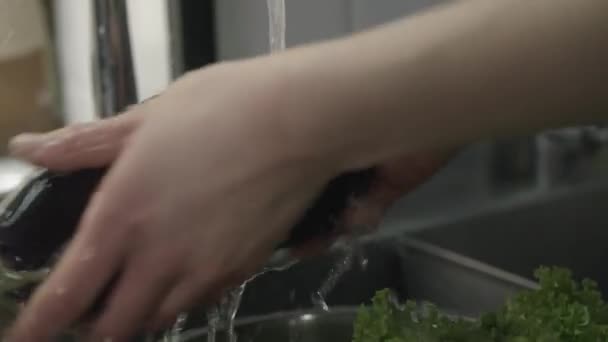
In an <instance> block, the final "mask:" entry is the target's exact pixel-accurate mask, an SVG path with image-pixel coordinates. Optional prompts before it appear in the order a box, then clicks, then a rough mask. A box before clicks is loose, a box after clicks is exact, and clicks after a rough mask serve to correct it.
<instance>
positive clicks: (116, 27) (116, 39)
mask: <svg viewBox="0 0 608 342" xmlns="http://www.w3.org/2000/svg"><path fill="white" fill-rule="evenodd" d="M93 12H94V17H93V20H94V36H95V40H94V43H95V48H96V51H95V56H96V60H95V61H94V71H93V77H94V80H95V83H96V84H95V98H96V100H97V106H98V108H97V113H99V115H100V116H101V117H108V116H112V115H116V114H118V113H120V112H121V111H123V110H124V109H126V108H127V107H128V106H130V105H133V104H135V103H137V100H138V98H137V89H136V85H135V71H134V68H133V56H132V53H131V43H130V34H129V26H128V13H127V4H126V1H124V0H94V2H93Z"/></svg>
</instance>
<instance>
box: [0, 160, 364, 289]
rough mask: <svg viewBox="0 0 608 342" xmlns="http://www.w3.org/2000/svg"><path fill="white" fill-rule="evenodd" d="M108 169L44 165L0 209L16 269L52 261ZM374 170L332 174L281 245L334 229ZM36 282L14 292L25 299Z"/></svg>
mask: <svg viewBox="0 0 608 342" xmlns="http://www.w3.org/2000/svg"><path fill="white" fill-rule="evenodd" d="M106 171H107V169H105V168H101V169H86V170H80V171H76V172H70V173H57V172H52V171H44V172H42V173H41V174H40V175H38V176H37V177H35V178H33V179H32V180H30V181H29V182H27V183H26V184H25V185H24V186H23V187H22V188H21V189H20V190H19V191H17V192H16V193H15V194H14V195H13V197H12V199H10V201H9V203H8V205H7V206H6V209H5V211H4V212H3V213H2V214H1V215H0V257H1V258H2V260H3V262H4V263H5V264H6V265H7V266H8V267H11V268H12V269H14V270H35V269H39V268H41V267H44V266H47V265H48V264H49V263H51V262H52V259H53V256H55V255H57V254H58V253H59V252H60V250H61V248H62V247H63V246H64V245H65V243H66V242H68V241H69V240H70V238H71V237H72V236H73V234H74V232H75V230H76V228H77V226H78V223H79V221H80V217H81V215H82V213H83V211H84V210H85V208H86V205H87V203H88V201H89V199H90V197H91V195H92V194H93V192H94V191H95V189H96V187H97V186H98V184H99V182H100V181H101V179H102V177H103V176H104V174H105V173H106ZM373 176H374V171H373V170H372V169H370V170H364V171H358V172H353V173H347V174H344V175H342V176H340V177H337V178H336V179H334V180H332V181H331V182H330V183H329V184H328V186H327V187H326V189H325V191H324V192H323V193H322V194H321V195H320V196H319V198H318V199H317V201H316V202H315V203H314V205H313V206H312V207H311V208H309V210H308V211H307V212H306V213H305V215H304V216H303V217H302V218H301V220H300V221H299V222H298V223H297V224H296V225H295V226H294V227H293V229H292V231H291V235H290V237H289V239H288V240H287V241H285V242H284V243H283V244H281V245H280V246H278V247H277V248H287V247H293V246H296V245H298V244H301V243H303V242H306V241H307V240H310V239H312V238H315V237H319V236H321V235H325V234H330V233H331V232H332V230H333V229H334V228H335V227H336V221H337V218H338V217H339V216H340V214H341V213H342V212H343V211H344V210H345V209H346V208H347V206H348V204H349V201H350V200H351V198H353V197H357V196H362V195H364V194H365V193H366V192H367V190H368V189H369V187H370V184H371V181H372V179H373ZM30 292H31V288H24V289H23V290H22V291H17V292H16V293H14V295H15V296H18V297H20V299H25V298H27V296H28V295H29V293H30Z"/></svg>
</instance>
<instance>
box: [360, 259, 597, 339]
mask: <svg viewBox="0 0 608 342" xmlns="http://www.w3.org/2000/svg"><path fill="white" fill-rule="evenodd" d="M535 276H536V278H537V279H538V282H539V285H540V287H539V289H537V290H529V291H523V292H521V293H519V294H518V295H516V296H514V297H513V298H511V299H509V300H508V301H507V302H506V303H505V304H504V306H503V307H502V308H500V309H499V310H497V311H496V312H491V313H487V314H485V315H483V316H482V317H480V318H479V319H477V320H464V319H454V318H450V317H447V316H446V315H443V314H441V313H440V311H439V310H438V309H437V308H436V307H435V306H434V305H432V304H428V303H423V304H422V306H421V307H418V305H417V304H416V303H415V302H413V301H408V302H407V303H406V304H405V305H399V303H397V302H396V301H395V300H394V299H393V297H392V295H391V292H390V291H389V290H382V291H379V292H378V293H377V294H376V296H375V297H374V298H373V300H372V303H371V305H370V306H363V307H361V308H360V310H359V312H358V315H357V318H356V321H355V325H354V335H353V341H354V342H465V341H466V342H491V341H495V342H600V341H608V305H606V303H605V302H604V300H603V299H602V295H601V293H600V292H599V290H598V288H597V284H596V283H595V282H593V281H591V280H583V281H582V282H580V283H579V282H576V281H575V280H573V278H572V273H571V272H570V271H569V270H567V269H564V268H557V267H554V268H547V267H541V268H539V269H538V270H537V271H536V272H535Z"/></svg>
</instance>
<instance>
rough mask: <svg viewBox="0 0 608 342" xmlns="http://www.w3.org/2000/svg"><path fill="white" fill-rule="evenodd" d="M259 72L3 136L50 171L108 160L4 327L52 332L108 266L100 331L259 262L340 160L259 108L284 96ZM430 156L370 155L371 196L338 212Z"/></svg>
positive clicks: (122, 332)
mask: <svg viewBox="0 0 608 342" xmlns="http://www.w3.org/2000/svg"><path fill="white" fill-rule="evenodd" d="M264 71H265V69H264V68H258V67H253V66H251V65H250V64H230V65H220V66H216V67H214V68H211V69H208V70H203V71H201V72H197V73H196V74H193V75H189V76H187V77H185V78H184V79H182V80H180V81H178V82H177V83H176V84H174V85H173V86H172V87H170V88H169V89H168V90H167V91H166V92H165V94H163V95H162V96H160V97H158V98H156V99H153V100H151V101H149V102H146V103H143V104H141V105H138V106H135V107H133V108H131V109H130V110H128V111H127V113H125V114H123V115H121V116H117V117H114V118H111V119H106V120H103V121H98V122H94V123H90V124H82V125H75V126H70V127H66V128H63V129H61V130H58V131H55V132H51V133H48V134H44V135H30V136H21V137H18V138H17V139H15V140H14V142H13V144H12V150H13V153H14V154H15V155H16V156H19V157H21V158H23V159H26V160H29V161H31V162H33V163H34V164H37V165H40V166H43V167H47V168H50V169H54V170H74V169H79V168H86V167H98V166H105V165H107V164H110V163H111V164H113V167H112V168H111V171H110V173H109V174H108V175H107V178H106V179H104V180H103V182H102V184H101V186H100V189H99V191H98V192H97V193H96V194H95V196H94V198H93V199H92V201H91V203H90V206H89V208H88V210H87V212H86V213H85V215H84V219H83V221H82V223H81V227H80V228H79V230H78V233H77V235H76V236H75V238H74V239H73V241H72V242H71V243H70V245H69V248H68V249H67V250H66V252H65V254H64V256H63V258H62V259H61V261H60V262H59V264H58V265H57V266H56V268H55V270H54V271H53V273H52V274H51V276H50V277H49V279H48V280H47V281H46V282H45V283H44V284H43V286H41V288H40V289H39V290H38V291H37V292H36V293H35V295H34V296H33V298H32V299H31V301H30V303H29V304H28V306H27V308H26V310H25V312H24V313H23V314H22V315H21V317H20V318H19V320H18V321H17V323H16V324H15V327H14V329H13V334H12V335H11V336H12V337H13V339H14V340H17V341H31V340H36V341H44V340H46V339H48V338H51V337H52V336H54V335H55V334H57V333H58V332H60V331H61V330H63V329H65V328H66V327H68V326H69V325H70V324H72V323H73V322H74V321H75V320H77V319H78V318H79V317H80V316H81V315H82V314H83V313H84V312H85V311H86V310H87V309H88V308H89V307H90V305H91V304H92V302H93V301H94V300H95V299H97V297H98V296H99V294H100V291H102V290H103V289H104V288H105V286H106V285H107V284H108V282H109V281H110V280H111V279H112V278H113V276H115V275H117V274H119V275H120V278H119V281H118V283H117V284H116V287H114V288H113V291H112V293H111V294H110V296H109V297H108V302H107V303H106V306H105V307H104V310H103V311H102V312H101V313H100V315H99V316H98V318H97V319H96V321H95V322H92V323H91V330H92V335H93V336H95V337H96V338H99V339H102V338H112V340H113V341H121V340H127V339H128V338H129V337H130V336H131V335H132V334H133V333H134V332H136V331H137V329H138V328H140V327H142V326H146V327H148V328H149V329H154V328H158V327H161V326H165V325H167V324H169V323H171V322H172V320H173V319H174V318H175V317H176V315H177V314H178V313H179V312H181V311H185V310H187V309H188V308H190V307H192V306H193V305H196V304H198V303H199V302H200V301H208V300H213V299H214V298H215V297H217V296H218V295H219V294H220V293H221V292H222V291H223V290H225V289H226V288H227V287H229V286H231V285H232V286H233V285H236V284H238V283H240V282H241V281H242V280H244V279H246V278H248V277H249V275H250V274H251V273H253V272H254V271H256V270H257V269H258V268H259V267H260V266H262V264H263V263H264V262H265V261H266V260H267V259H268V257H269V256H270V254H271V253H272V251H273V250H274V247H275V246H276V245H277V244H278V243H279V242H281V241H282V240H283V239H284V238H285V237H286V236H287V234H288V227H290V226H291V224H293V223H294V220H295V219H297V218H298V217H299V215H300V214H301V213H302V212H303V210H304V209H305V208H306V207H307V205H308V204H310V202H311V201H312V200H313V199H314V197H315V196H316V195H317V194H318V192H319V190H321V189H322V187H323V185H324V184H325V183H326V182H327V181H328V180H329V179H330V178H332V177H333V176H335V175H336V174H337V173H338V172H339V169H340V165H339V164H338V163H336V160H338V161H339V158H335V156H326V155H323V153H322V152H321V151H317V149H316V148H314V149H310V148H309V147H307V146H305V144H302V142H301V141H295V140H291V139H290V138H289V135H287V134H286V133H287V132H286V131H285V130H284V129H285V127H281V126H278V124H280V123H281V122H282V121H281V120H280V119H278V118H277V117H276V116H272V115H268V113H275V112H276V110H277V108H278V109H282V108H284V107H281V103H280V100H278V99H282V98H284V96H282V92H284V91H285V90H284V87H283V85H282V84H280V83H277V81H276V80H275V79H273V78H271V77H269V76H268V74H267V73H264ZM243 74H245V75H247V76H248V77H247V78H248V79H251V80H255V84H253V83H254V82H248V81H247V80H244V79H243V77H242V75H243ZM211 85H213V86H211ZM235 94H237V96H238V94H240V97H237V98H235V96H234V95H235ZM202 156H204V157H202ZM435 159H442V158H436V156H433V157H430V158H426V159H424V158H418V157H410V158H402V159H399V160H398V161H395V162H391V163H387V164H386V166H385V167H382V168H380V172H379V177H378V179H377V182H376V183H375V185H374V188H373V189H372V193H371V196H370V197H369V198H368V199H366V200H364V202H362V203H364V204H361V205H359V206H357V208H358V210H353V211H350V212H349V213H348V215H347V216H346V217H345V220H347V221H348V222H350V223H349V224H348V225H351V224H363V223H365V224H372V223H373V221H374V220H377V219H379V218H380V216H381V213H382V211H383V210H384V209H385V208H386V207H387V206H388V205H390V203H391V202H392V201H393V200H395V199H396V198H398V197H399V196H400V195H401V194H402V193H403V192H404V191H407V190H409V188H411V187H413V186H414V185H415V184H418V183H420V182H422V181H423V180H424V179H425V178H426V177H428V175H429V174H430V173H431V172H430V171H432V170H431V169H433V168H435V165H436V164H437V165H438V163H436V162H435ZM416 160H420V161H421V162H419V163H414V165H416V166H415V167H411V168H407V169H404V167H408V166H411V165H412V163H410V162H411V161H416ZM425 160H427V161H426V162H425ZM427 169H428V171H424V172H423V171H421V170H427ZM404 170H407V172H403V173H401V171H404ZM416 174H417V175H416ZM243 223H247V224H243ZM198 224H204V227H199V226H198ZM237 237H238V238H237ZM313 246H315V244H314V243H312V244H310V245H309V246H305V247H303V248H301V249H300V251H301V252H302V253H305V252H308V253H309V252H310V251H311V250H312V249H314V248H313Z"/></svg>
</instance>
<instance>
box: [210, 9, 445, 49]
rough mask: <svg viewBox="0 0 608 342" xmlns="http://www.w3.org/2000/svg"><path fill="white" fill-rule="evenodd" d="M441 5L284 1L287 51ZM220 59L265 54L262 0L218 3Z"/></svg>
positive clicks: (266, 36)
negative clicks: (299, 45)
mask: <svg viewBox="0 0 608 342" xmlns="http://www.w3.org/2000/svg"><path fill="white" fill-rule="evenodd" d="M441 2H443V1H440V0H305V1H301V0H286V11H287V38H286V39H287V45H288V46H293V45H296V44H303V43H308V42H312V41H317V40H321V39H329V38H333V37H339V36H343V35H345V34H348V33H350V32H353V31H358V30H361V29H365V28H368V27H372V26H374V25H378V24H381V23H384V22H386V21H388V20H392V19H395V18H398V17H401V16H405V15H408V14H412V13H415V12H417V11H419V10H422V9H425V8H429V7H430V6H432V5H435V4H438V3H441ZM216 8H217V9H216V11H217V28H218V49H219V56H220V57H221V58H223V59H233V58H241V57H247V56H254V55H258V54H262V53H266V52H267V51H268V17H267V12H266V1H265V0H218V1H216Z"/></svg>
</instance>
